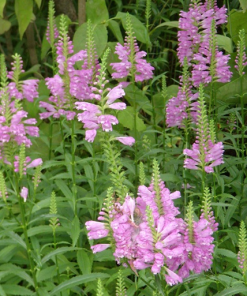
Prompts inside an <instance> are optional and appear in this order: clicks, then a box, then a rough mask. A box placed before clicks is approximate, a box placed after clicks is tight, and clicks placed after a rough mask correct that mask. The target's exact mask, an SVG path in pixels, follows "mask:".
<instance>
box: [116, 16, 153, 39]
mask: <svg viewBox="0 0 247 296" xmlns="http://www.w3.org/2000/svg"><path fill="white" fill-rule="evenodd" d="M129 16H130V19H131V23H132V26H133V30H134V33H135V37H136V39H137V40H138V41H141V42H142V43H145V44H148V45H150V44H151V42H150V39H149V35H148V31H147V28H146V27H145V26H144V24H143V23H142V22H140V21H139V19H138V18H136V17H135V16H134V15H132V14H130V15H129ZM115 19H120V20H121V22H122V24H123V27H124V29H125V30H126V29H127V27H126V13H123V12H118V13H117V15H116V17H115Z"/></svg>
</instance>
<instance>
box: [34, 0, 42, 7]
mask: <svg viewBox="0 0 247 296" xmlns="http://www.w3.org/2000/svg"><path fill="white" fill-rule="evenodd" d="M35 2H36V4H37V6H38V8H40V6H41V2H42V0H35Z"/></svg>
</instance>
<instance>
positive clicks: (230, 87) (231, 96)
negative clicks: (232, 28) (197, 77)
mask: <svg viewBox="0 0 247 296" xmlns="http://www.w3.org/2000/svg"><path fill="white" fill-rule="evenodd" d="M246 32H247V31H246ZM240 83H241V79H240V78H237V79H235V80H233V81H231V82H228V83H226V84H224V85H223V86H221V87H219V88H218V89H217V92H216V98H217V100H221V101H224V102H227V103H238V102H239V97H236V94H240V93H241V91H240V89H241V84H240ZM243 93H247V74H245V75H244V76H243ZM244 103H245V104H246V103H247V95H245V96H244Z"/></svg>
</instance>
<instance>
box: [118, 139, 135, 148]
mask: <svg viewBox="0 0 247 296" xmlns="http://www.w3.org/2000/svg"><path fill="white" fill-rule="evenodd" d="M115 139H116V140H118V141H119V142H121V143H122V144H124V145H127V146H132V145H133V144H134V143H135V139H134V138H133V137H116V138H115Z"/></svg>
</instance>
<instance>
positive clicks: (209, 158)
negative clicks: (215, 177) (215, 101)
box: [183, 85, 223, 173]
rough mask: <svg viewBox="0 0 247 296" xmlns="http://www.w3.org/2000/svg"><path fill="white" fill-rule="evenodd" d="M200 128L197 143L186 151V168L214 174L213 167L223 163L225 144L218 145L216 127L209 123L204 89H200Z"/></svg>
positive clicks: (197, 131) (198, 128) (219, 143)
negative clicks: (214, 129)
mask: <svg viewBox="0 0 247 296" xmlns="http://www.w3.org/2000/svg"><path fill="white" fill-rule="evenodd" d="M197 121H198V126H197V130H196V133H197V136H196V141H195V143H194V144H193V145H192V149H184V151H183V153H184V155H186V159H185V161H184V167H185V168H187V169H192V170H198V169H200V170H202V171H205V172H207V173H212V172H213V171H214V170H213V167H215V166H218V165H220V164H222V163H223V144H222V142H218V143H216V139H215V133H214V131H213V128H214V125H211V130H210V125H209V122H208V117H207V111H206V105H205V102H204V93H203V87H202V85H200V88H199V110H198V119H197Z"/></svg>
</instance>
